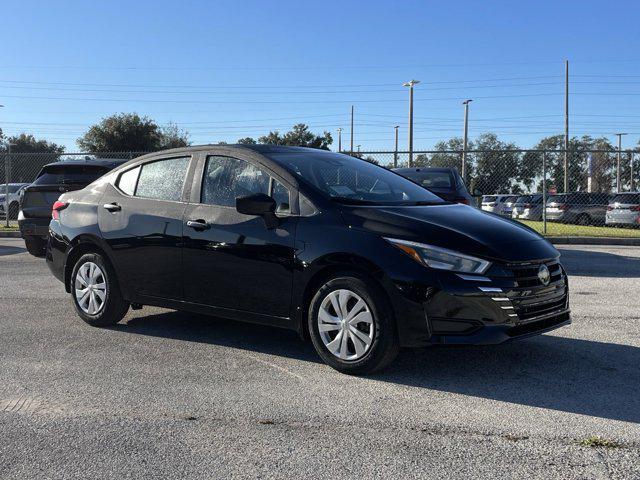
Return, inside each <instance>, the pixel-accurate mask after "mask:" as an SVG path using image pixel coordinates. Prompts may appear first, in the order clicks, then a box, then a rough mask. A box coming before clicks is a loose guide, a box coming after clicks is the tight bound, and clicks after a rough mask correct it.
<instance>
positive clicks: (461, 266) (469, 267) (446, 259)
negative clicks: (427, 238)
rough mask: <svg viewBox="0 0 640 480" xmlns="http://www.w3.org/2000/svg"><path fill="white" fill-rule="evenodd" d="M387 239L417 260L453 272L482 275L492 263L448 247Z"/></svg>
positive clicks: (428, 265)
mask: <svg viewBox="0 0 640 480" xmlns="http://www.w3.org/2000/svg"><path fill="white" fill-rule="evenodd" d="M385 240H386V241H387V242H389V243H391V245H393V246H394V247H397V248H399V249H400V250H402V251H403V252H404V253H406V254H407V255H409V256H410V257H411V258H413V259H414V260H415V261H416V262H418V263H421V264H422V265H425V266H427V267H431V268H435V269H437V270H450V271H452V272H462V273H474V274H476V275H482V274H483V273H484V272H486V271H487V269H488V268H489V266H490V265H491V263H490V262H488V261H486V260H482V259H480V258H476V257H471V256H469V255H464V254H462V253H458V252H454V251H452V250H447V249H446V248H440V247H434V246H433V245H425V244H424V243H417V242H410V241H408V240H398V239H396V238H385Z"/></svg>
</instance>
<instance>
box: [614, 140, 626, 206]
mask: <svg viewBox="0 0 640 480" xmlns="http://www.w3.org/2000/svg"><path fill="white" fill-rule="evenodd" d="M615 135H616V136H617V137H618V165H617V167H616V192H617V193H620V190H622V188H621V187H622V186H621V183H620V161H621V157H622V136H623V135H626V133H616V134H615Z"/></svg>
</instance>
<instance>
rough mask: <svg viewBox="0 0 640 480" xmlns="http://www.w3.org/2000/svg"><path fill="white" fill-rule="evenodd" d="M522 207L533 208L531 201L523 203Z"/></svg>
mask: <svg viewBox="0 0 640 480" xmlns="http://www.w3.org/2000/svg"><path fill="white" fill-rule="evenodd" d="M522 208H533V203H525V204H524V205H523V206H522Z"/></svg>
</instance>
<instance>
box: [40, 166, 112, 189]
mask: <svg viewBox="0 0 640 480" xmlns="http://www.w3.org/2000/svg"><path fill="white" fill-rule="evenodd" d="M108 171H109V169H108V168H105V167H102V166H97V165H64V164H60V165H48V166H46V167H44V168H43V169H42V171H41V172H40V175H39V176H38V178H37V179H36V181H35V182H33V184H34V185H63V184H68V183H80V184H86V185H88V184H90V183H91V182H93V181H94V180H96V179H98V178H100V177H101V176H102V175H104V174H105V173H107V172H108Z"/></svg>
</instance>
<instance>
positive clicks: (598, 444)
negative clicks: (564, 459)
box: [577, 435, 622, 448]
mask: <svg viewBox="0 0 640 480" xmlns="http://www.w3.org/2000/svg"><path fill="white" fill-rule="evenodd" d="M577 443H578V445H580V446H581V447H591V448H620V447H622V444H620V443H618V442H614V441H612V440H607V439H605V438H602V437H599V436H597V435H592V436H590V437H587V438H584V439H582V440H580V441H579V442H577Z"/></svg>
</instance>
